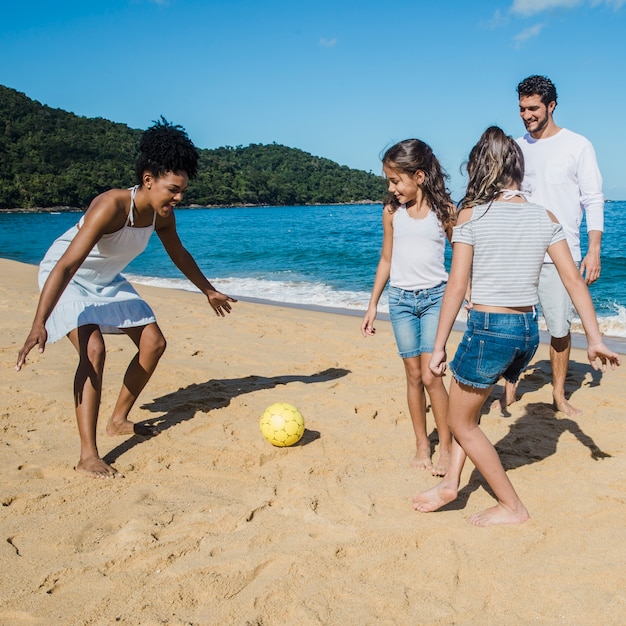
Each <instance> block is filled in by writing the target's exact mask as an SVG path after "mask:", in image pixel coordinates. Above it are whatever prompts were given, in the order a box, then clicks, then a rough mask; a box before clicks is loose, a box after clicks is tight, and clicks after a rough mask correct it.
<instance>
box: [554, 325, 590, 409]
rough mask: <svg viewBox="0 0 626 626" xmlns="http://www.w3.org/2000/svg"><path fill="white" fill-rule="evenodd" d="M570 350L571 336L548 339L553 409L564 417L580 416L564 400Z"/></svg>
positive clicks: (568, 334)
mask: <svg viewBox="0 0 626 626" xmlns="http://www.w3.org/2000/svg"><path fill="white" fill-rule="evenodd" d="M571 348H572V335H571V334H570V333H567V335H565V337H552V338H551V339H550V365H551V366H552V399H553V402H554V408H555V409H556V410H557V411H562V412H563V413H565V415H570V416H572V415H582V411H581V410H580V409H577V408H576V407H574V406H572V405H571V404H570V403H569V402H568V401H567V400H566V399H565V378H566V377H567V367H568V365H569V355H570V350H571Z"/></svg>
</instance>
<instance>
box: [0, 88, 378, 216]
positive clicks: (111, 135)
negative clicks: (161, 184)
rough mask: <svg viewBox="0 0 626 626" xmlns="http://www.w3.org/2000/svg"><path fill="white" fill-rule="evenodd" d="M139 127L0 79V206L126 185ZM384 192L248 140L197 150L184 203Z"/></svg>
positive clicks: (300, 200)
mask: <svg viewBox="0 0 626 626" xmlns="http://www.w3.org/2000/svg"><path fill="white" fill-rule="evenodd" d="M174 121H175V120H174ZM141 132H142V131H141V130H137V129H132V128H129V127H128V126H126V125H124V124H116V123H114V122H110V121H108V120H105V119H102V118H95V119H93V118H85V117H79V116H77V115H74V114H73V113H68V112H67V111H63V110H61V109H53V108H50V107H48V106H44V105H42V104H40V103H39V102H37V101H35V100H31V99H30V98H28V97H27V96H26V95H24V94H23V93H20V92H18V91H15V90H13V89H9V88H7V87H3V86H2V85H0V209H6V208H16V207H19V208H32V207H50V206H73V207H85V206H87V205H88V204H89V202H90V201H91V199H92V198H93V197H94V196H96V195H97V194H98V193H100V192H102V191H104V190H106V189H109V188H111V187H128V186H130V185H132V184H133V183H134V175H133V167H134V162H135V157H136V155H137V144H138V141H139V138H140V136H141ZM384 191H385V184H384V182H383V180H382V178H381V177H380V176H376V175H374V174H372V173H368V172H364V171H361V170H354V169H350V168H348V167H346V166H340V165H338V164H337V163H334V162H333V161H330V160H328V159H322V158H319V157H315V156H312V155H311V154H308V153H307V152H303V151H302V150H297V149H295V148H288V147H286V146H281V145H277V144H271V145H260V144H252V145H250V146H247V147H241V146H238V147H236V148H231V147H224V148H218V149H216V150H200V168H199V173H198V177H197V178H196V179H195V180H194V181H191V183H190V185H189V189H188V190H187V193H186V194H185V204H197V205H202V206H212V205H238V204H271V205H281V204H290V205H294V204H314V203H329V204H330V203H341V202H358V201H363V200H371V201H375V202H378V201H380V199H381V198H382V196H383V194H384Z"/></svg>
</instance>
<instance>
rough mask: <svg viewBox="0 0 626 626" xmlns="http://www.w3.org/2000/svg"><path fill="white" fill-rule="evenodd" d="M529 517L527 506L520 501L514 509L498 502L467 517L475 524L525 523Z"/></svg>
mask: <svg viewBox="0 0 626 626" xmlns="http://www.w3.org/2000/svg"><path fill="white" fill-rule="evenodd" d="M529 518H530V515H529V514H528V511H527V510H526V507H525V506H524V505H523V504H522V503H521V502H520V505H519V506H518V507H517V508H516V509H514V510H513V509H507V508H505V507H504V506H502V505H501V504H496V505H495V506H492V507H491V508H489V509H485V510H484V511H480V513H474V515H471V516H470V517H468V518H467V521H468V522H469V523H470V524H473V525H474V526H497V525H498V524H523V523H524V522H525V521H526V520H527V519H529Z"/></svg>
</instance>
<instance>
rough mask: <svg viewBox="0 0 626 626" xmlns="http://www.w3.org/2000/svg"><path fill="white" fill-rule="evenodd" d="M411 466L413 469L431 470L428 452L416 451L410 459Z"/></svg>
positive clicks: (431, 465)
mask: <svg viewBox="0 0 626 626" xmlns="http://www.w3.org/2000/svg"><path fill="white" fill-rule="evenodd" d="M411 467H414V468H415V469H423V470H432V468H433V464H432V461H431V460H430V454H429V453H428V452H427V453H423V452H421V453H420V452H419V451H418V452H416V453H415V456H414V457H413V458H412V459H411Z"/></svg>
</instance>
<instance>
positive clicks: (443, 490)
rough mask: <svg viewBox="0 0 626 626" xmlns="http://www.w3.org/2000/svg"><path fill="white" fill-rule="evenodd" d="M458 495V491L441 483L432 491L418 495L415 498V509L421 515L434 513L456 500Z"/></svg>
mask: <svg viewBox="0 0 626 626" xmlns="http://www.w3.org/2000/svg"><path fill="white" fill-rule="evenodd" d="M457 494H458V490H457V489H455V488H454V487H452V486H448V485H445V484H443V483H439V484H438V485H435V486H434V487H433V488H432V489H429V490H428V491H424V492H422V493H420V494H418V495H416V496H415V497H414V498H413V508H414V509H415V510H416V511H420V513H432V512H433V511H436V510H437V509H440V508H441V507H442V506H445V505H446V504H449V503H450V502H452V501H453V500H456V497H457Z"/></svg>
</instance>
